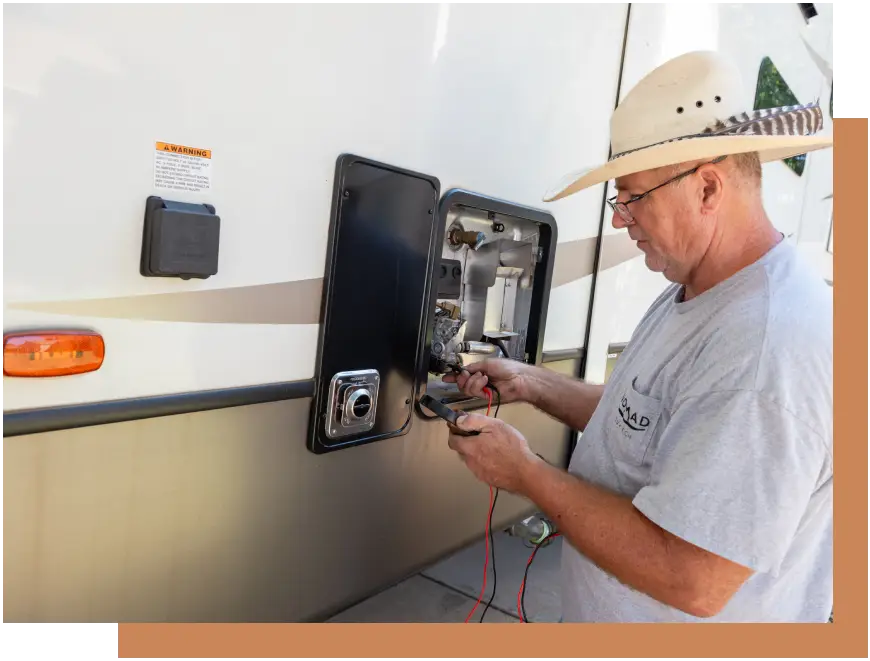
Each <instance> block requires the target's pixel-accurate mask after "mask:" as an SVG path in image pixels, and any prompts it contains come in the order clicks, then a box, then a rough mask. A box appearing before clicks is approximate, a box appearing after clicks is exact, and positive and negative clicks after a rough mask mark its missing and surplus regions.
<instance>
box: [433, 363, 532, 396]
mask: <svg viewBox="0 0 870 661" xmlns="http://www.w3.org/2000/svg"><path fill="white" fill-rule="evenodd" d="M529 368H530V366H529V365H526V364H525V363H521V362H519V361H517V360H507V359H504V358H488V359H486V360H481V361H479V362H476V363H471V364H470V365H466V366H465V367H464V368H463V369H462V373H461V374H458V375H457V374H445V375H444V376H443V377H442V381H444V382H445V383H455V384H456V385H458V386H459V389H460V390H461V391H462V392H463V393H465V394H466V395H470V396H472V397H480V398H482V399H486V396H485V395H484V393H483V388H484V386H485V385H486V384H487V383H492V384H493V385H494V386H495V387H496V388H498V392H499V395H500V396H501V403H502V404H508V403H510V402H527V401H529V393H528V390H529V388H528V384H527V379H528V374H529Z"/></svg>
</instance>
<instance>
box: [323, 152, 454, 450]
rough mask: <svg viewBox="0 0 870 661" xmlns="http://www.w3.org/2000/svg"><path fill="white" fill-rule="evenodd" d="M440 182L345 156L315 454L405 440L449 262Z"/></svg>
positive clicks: (329, 274)
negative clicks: (440, 276) (434, 296)
mask: <svg viewBox="0 0 870 661" xmlns="http://www.w3.org/2000/svg"><path fill="white" fill-rule="evenodd" d="M439 196H440V183H439V181H438V180H437V179H436V178H435V177H431V176H428V175H425V174H420V173H416V172H411V171H408V170H405V169H402V168H399V167H395V166H392V165H387V164H384V163H378V162H376V161H372V160H370V159H366V158H362V157H358V156H354V155H348V154H345V155H342V156H341V157H339V159H338V162H337V164H336V172H335V185H334V190H333V203H332V218H331V222H330V229H329V237H328V244H327V254H326V271H325V274H324V285H323V298H322V302H321V318H320V338H319V345H318V354H317V363H316V374H315V379H316V389H315V395H314V398H313V400H312V411H311V418H310V433H309V439H308V448H309V450H311V451H312V452H316V453H318V454H319V453H324V452H330V451H335V450H340V449H346V448H350V447H353V446H357V445H361V444H364V443H371V442H373V441H379V440H383V439H387V438H391V437H394V436H400V435H403V434H406V433H407V432H408V431H409V429H410V426H411V421H412V414H413V412H414V406H415V400H416V395H417V393H418V390H419V388H420V385H421V381H425V378H426V367H425V363H424V341H425V335H426V333H425V327H426V323H427V317H428V314H427V313H428V310H427V307H426V306H427V304H428V302H429V299H430V293H431V292H430V289H431V286H432V281H433V277H432V274H433V272H434V268H435V265H436V264H437V263H438V260H439V259H440V244H438V238H439V237H440V221H439V214H438V212H437V208H438V199H439Z"/></svg>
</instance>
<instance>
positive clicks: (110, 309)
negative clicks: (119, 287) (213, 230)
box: [9, 278, 323, 324]
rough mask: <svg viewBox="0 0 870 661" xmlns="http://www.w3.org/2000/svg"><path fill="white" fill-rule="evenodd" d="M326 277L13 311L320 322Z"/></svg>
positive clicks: (227, 321)
mask: <svg viewBox="0 0 870 661" xmlns="http://www.w3.org/2000/svg"><path fill="white" fill-rule="evenodd" d="M322 288H323V280H322V279H321V278H313V279H311V280H293V281H291V282H276V283H272V284H268V285H254V286H251V287H231V288H227V289H206V290H200V291H185V292H175V293H171V294H151V295H147V296H123V297H119V298H100V299H93V300H83V301H52V302H46V303H15V304H10V305H9V307H10V308H17V309H25V310H33V311H37V312H51V313H54V314H66V315H74V316H79V317H109V318H117V319H143V320H144V319H147V320H149V321H185V322H191V323H202V324H316V323H319V321H320V296H321V290H322Z"/></svg>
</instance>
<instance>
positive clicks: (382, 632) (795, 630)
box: [118, 119, 868, 658]
mask: <svg viewBox="0 0 870 661" xmlns="http://www.w3.org/2000/svg"><path fill="white" fill-rule="evenodd" d="M835 126H836V130H835V152H834V180H835V188H836V200H835V206H834V216H835V222H836V223H837V248H836V252H835V266H834V271H835V274H836V278H835V285H834V286H835V300H834V338H835V342H834V353H835V357H834V389H835V392H836V399H835V405H834V428H835V429H836V434H837V447H838V450H837V452H838V454H837V455H835V458H834V464H835V467H836V473H837V481H836V484H835V487H834V492H835V521H836V523H835V526H834V537H835V539H834V565H835V573H834V581H835V585H834V623H833V624H819V625H792V624H781V625H763V624H740V625H737V624H734V625H720V626H703V625H686V624H683V625H669V626H667V625H666V626H656V625H623V624H614V625H610V624H608V625H582V624H581V625H578V624H535V625H532V626H535V627H545V629H540V630H538V633H540V634H542V635H541V636H539V635H533V634H530V633H529V631H526V630H524V629H523V628H522V625H520V626H511V625H507V624H504V625H500V624H491V625H486V626H483V627H480V626H473V625H471V626H468V625H464V624H461V623H460V624H456V625H452V624H447V625H445V624H122V625H120V626H119V631H118V634H119V635H118V652H119V656H120V657H140V658H160V657H186V658H190V657H223V658H231V657H254V658H257V657H260V658H273V657H299V656H308V657H359V656H367V657H378V656H383V657H405V656H410V657H415V656H427V657H458V656H463V657H468V656H484V657H513V658H516V657H527V656H532V657H538V656H542V655H543V656H552V657H576V656H578V655H582V656H598V657H615V656H618V657H650V656H652V657H656V656H666V657H692V658H693V657H705V656H716V657H745V656H749V657H764V656H770V657H803V658H806V657H822V658H829V657H859V658H866V657H867V415H866V413H867V408H866V402H867V248H866V247H867V222H868V221H867V120H866V119H837V120H836V121H835Z"/></svg>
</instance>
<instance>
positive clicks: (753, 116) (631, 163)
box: [544, 51, 833, 202]
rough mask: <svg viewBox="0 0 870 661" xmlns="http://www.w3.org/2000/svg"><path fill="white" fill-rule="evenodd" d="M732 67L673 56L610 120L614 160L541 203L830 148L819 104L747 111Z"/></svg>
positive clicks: (572, 178) (715, 59)
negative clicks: (730, 161)
mask: <svg viewBox="0 0 870 661" xmlns="http://www.w3.org/2000/svg"><path fill="white" fill-rule="evenodd" d="M751 107H752V106H751V104H750V102H748V101H747V90H746V88H745V87H744V85H743V81H742V79H741V77H740V72H739V71H738V69H737V67H736V66H735V65H734V64H733V63H732V62H730V61H729V60H728V59H726V58H725V57H723V56H722V55H721V54H719V53H716V52H712V51H697V52H693V53H687V54H685V55H681V56H679V57H676V58H674V59H672V60H669V61H668V62H665V63H664V64H663V65H661V66H660V67H658V68H657V69H655V70H653V71H652V72H651V73H649V74H648V75H647V76H646V77H645V78H643V79H642V80H641V81H640V82H639V83H638V84H637V85H636V86H635V87H634V88H633V89H632V90H631V91H630V92H629V93H628V95H627V96H626V97H625V99H624V100H623V102H622V103H621V104H619V106H618V107H617V108H616V110H614V112H613V115H612V116H611V119H610V142H611V149H612V153H613V155H612V156H611V157H610V159H609V160H608V161H607V163H605V164H604V165H601V166H599V167H596V168H590V169H587V170H585V171H580V172H577V173H573V174H570V175H568V176H567V177H565V178H563V179H562V181H561V182H560V183H559V184H558V185H557V186H556V187H555V188H554V189H552V190H551V191H550V192H548V193H547V195H546V196H545V197H544V201H545V202H552V201H554V200H559V199H561V198H563V197H567V196H568V195H572V194H574V193H576V192H578V191H580V190H583V189H584V188H589V187H590V186H594V185H596V184H600V183H602V182H605V181H609V180H611V179H616V178H618V177H623V176H625V175H628V174H633V173H635V172H642V171H644V170H652V169H655V168H659V167H663V166H666V165H676V164H678V163H683V162H686V161H694V160H701V159H707V158H711V159H712V158H716V157H719V156H726V155H729V154H739V153H745V152H758V154H759V157H760V159H761V161H762V162H767V161H778V160H780V159H784V158H789V157H791V156H797V155H798V154H805V153H807V152H810V151H814V150H816V149H824V148H825V147H830V146H831V145H832V144H833V138H832V137H831V136H829V135H817V134H818V133H819V132H820V131H821V129H822V111H821V108H820V107H819V104H818V102H815V103H810V104H807V105H803V106H788V107H785V108H770V109H766V110H750V108H751Z"/></svg>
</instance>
